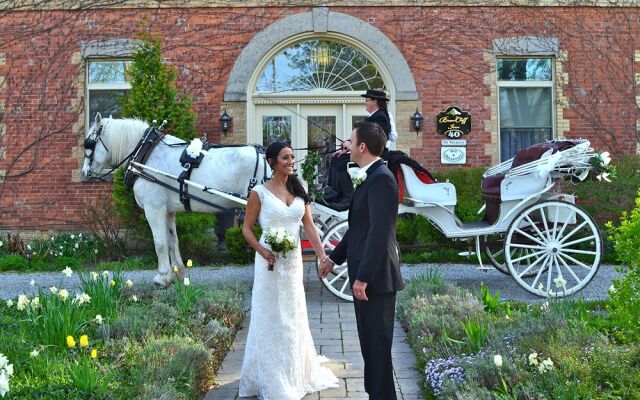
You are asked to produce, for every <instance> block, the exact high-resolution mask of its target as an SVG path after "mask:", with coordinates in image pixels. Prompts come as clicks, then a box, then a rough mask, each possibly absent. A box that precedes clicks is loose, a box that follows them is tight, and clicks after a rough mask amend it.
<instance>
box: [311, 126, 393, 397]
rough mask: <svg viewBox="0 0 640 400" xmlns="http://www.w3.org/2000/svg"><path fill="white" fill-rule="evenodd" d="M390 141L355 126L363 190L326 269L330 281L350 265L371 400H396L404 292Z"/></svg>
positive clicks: (354, 151) (376, 130)
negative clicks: (398, 311) (395, 357)
mask: <svg viewBox="0 0 640 400" xmlns="http://www.w3.org/2000/svg"><path fill="white" fill-rule="evenodd" d="M386 142H387V136H386V134H385V133H384V131H383V130H382V128H380V126H379V125H377V124H374V123H371V122H359V123H357V124H355V125H354V129H353V131H352V132H351V148H350V150H351V161H354V162H356V163H357V164H358V165H359V166H361V173H360V175H359V177H360V178H361V179H359V180H356V182H357V183H358V186H357V187H356V188H355V192H354V194H353V198H352V200H351V205H350V206H349V229H348V230H347V232H346V233H345V235H344V237H343V239H342V241H341V242H340V244H338V246H336V248H335V249H334V250H333V252H332V253H331V256H330V258H329V257H325V258H324V260H323V262H322V263H321V265H320V275H321V276H323V277H324V276H326V275H327V274H328V273H329V272H331V270H332V269H333V266H334V265H341V264H342V263H344V262H345V260H346V261H348V268H349V281H350V282H351V284H352V286H351V290H352V291H353V295H354V297H355V298H354V302H353V304H354V306H355V312H356V322H357V326H358V336H359V338H360V349H361V351H362V357H363V358H364V388H365V390H366V392H367V393H368V394H369V399H370V400H396V390H395V387H394V384H393V365H392V363H391V343H392V341H393V323H394V321H395V304H396V292H397V291H398V290H402V288H403V287H404V283H403V282H402V277H401V276H400V262H399V258H398V247H397V243H396V218H397V216H398V185H397V183H396V180H395V178H394V177H393V175H392V174H391V172H390V171H389V169H387V167H386V166H385V165H384V163H383V161H382V160H381V159H380V154H382V151H383V150H384V148H385V145H386ZM362 171H365V172H366V176H365V175H364V174H362ZM362 178H364V181H362ZM360 181H362V182H360Z"/></svg>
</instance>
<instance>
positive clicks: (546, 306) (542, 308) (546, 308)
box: [540, 301, 549, 311]
mask: <svg viewBox="0 0 640 400" xmlns="http://www.w3.org/2000/svg"><path fill="white" fill-rule="evenodd" d="M540 309H541V310H542V311H549V302H548V301H545V302H544V303H542V305H541V306H540Z"/></svg>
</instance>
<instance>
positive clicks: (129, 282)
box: [124, 279, 133, 287]
mask: <svg viewBox="0 0 640 400" xmlns="http://www.w3.org/2000/svg"><path fill="white" fill-rule="evenodd" d="M124 284H125V285H127V287H131V286H133V281H132V280H131V279H127V281H126V282H125V283H124Z"/></svg>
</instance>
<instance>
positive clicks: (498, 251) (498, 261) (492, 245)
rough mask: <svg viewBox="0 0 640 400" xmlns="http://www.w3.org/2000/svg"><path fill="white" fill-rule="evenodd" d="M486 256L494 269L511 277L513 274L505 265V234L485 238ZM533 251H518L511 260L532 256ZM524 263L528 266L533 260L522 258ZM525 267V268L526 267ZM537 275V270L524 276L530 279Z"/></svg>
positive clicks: (512, 255)
mask: <svg viewBox="0 0 640 400" xmlns="http://www.w3.org/2000/svg"><path fill="white" fill-rule="evenodd" d="M484 241H485V243H484V245H483V246H484V254H485V255H486V256H487V258H488V259H489V262H491V264H492V265H493V267H494V268H495V269H496V270H497V271H499V272H502V273H503V274H505V275H509V276H511V272H509V267H507V264H506V263H505V257H504V234H503V233H498V234H495V235H486V236H485V237H484ZM530 252H531V250H529V249H517V250H514V252H513V253H512V254H511V259H521V257H522V256H524V255H528V254H530ZM521 260H522V261H521V262H522V263H524V264H527V265H526V266H528V264H529V263H531V260H530V259H528V258H522V259H521ZM526 266H525V267H526ZM536 273H537V270H535V269H532V270H530V271H529V272H527V273H526V274H524V275H523V277H525V278H529V277H531V276H534V275H535V274H536Z"/></svg>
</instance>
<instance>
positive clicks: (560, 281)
mask: <svg viewBox="0 0 640 400" xmlns="http://www.w3.org/2000/svg"><path fill="white" fill-rule="evenodd" d="M553 282H554V283H555V284H556V287H557V288H563V287H565V286H566V285H567V281H566V280H564V278H563V277H561V276H559V277H557V278H555V279H554V280H553Z"/></svg>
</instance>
